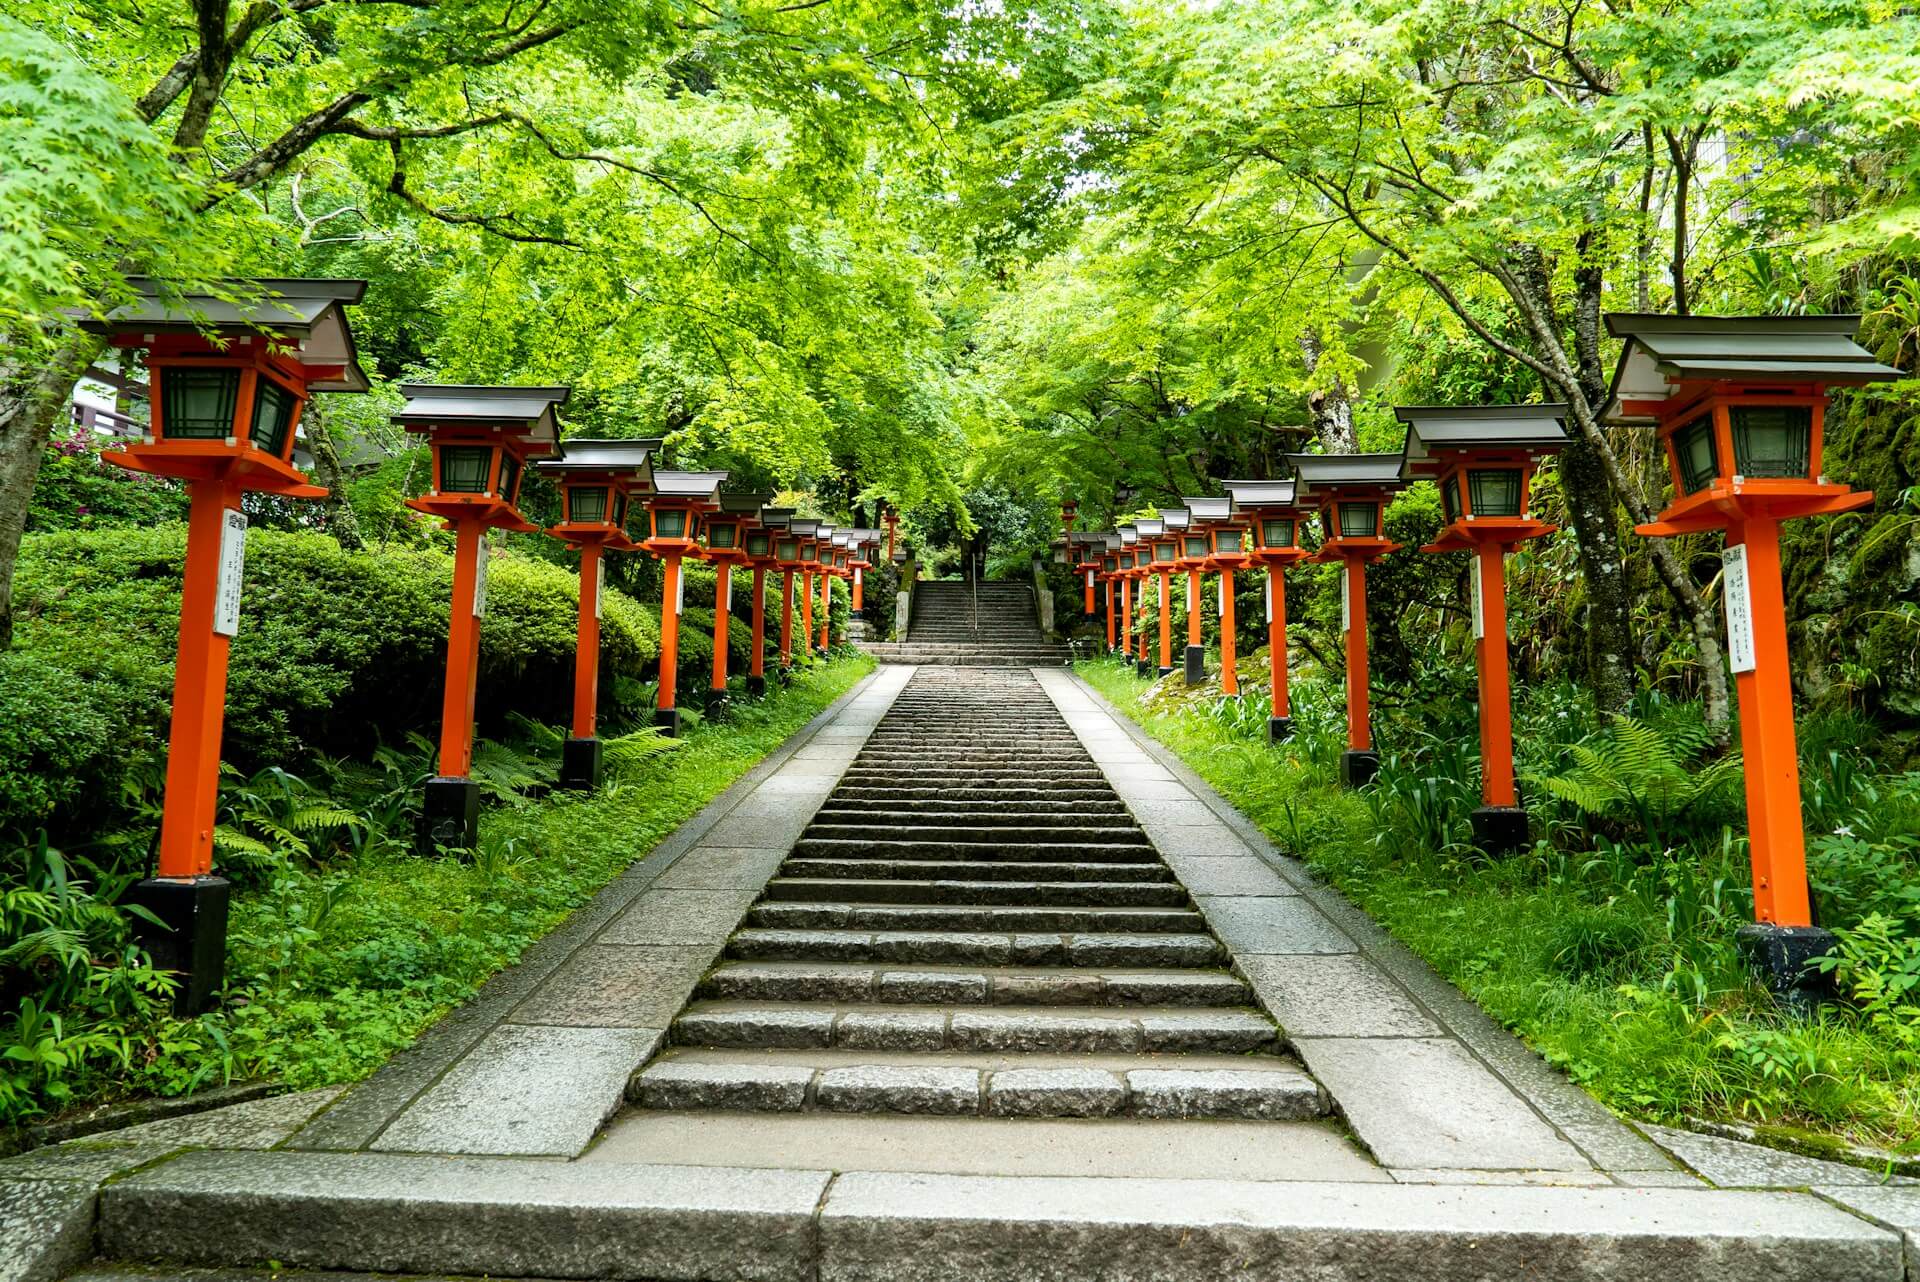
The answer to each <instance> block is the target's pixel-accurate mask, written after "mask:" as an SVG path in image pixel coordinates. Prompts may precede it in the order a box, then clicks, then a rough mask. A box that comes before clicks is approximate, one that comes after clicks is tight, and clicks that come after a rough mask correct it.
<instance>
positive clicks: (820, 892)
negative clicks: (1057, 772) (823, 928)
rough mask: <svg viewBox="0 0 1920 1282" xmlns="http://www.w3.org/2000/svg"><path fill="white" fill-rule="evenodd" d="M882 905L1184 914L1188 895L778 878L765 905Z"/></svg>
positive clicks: (1146, 889)
mask: <svg viewBox="0 0 1920 1282" xmlns="http://www.w3.org/2000/svg"><path fill="white" fill-rule="evenodd" d="M769 901H784V902H795V903H819V902H823V901H836V902H846V903H883V904H1032V905H1045V906H1049V907H1052V906H1056V905H1062V904H1106V905H1109V906H1112V907H1121V906H1127V907H1134V908H1181V907H1185V906H1186V904H1187V902H1188V900H1187V892H1186V890H1185V889H1184V888H1183V887H1181V886H1180V885H1179V883H1177V882H1174V881H1165V882H1130V881H959V880H954V881H913V880H900V881H889V880H884V879H880V878H868V879H854V878H828V877H788V876H785V875H782V876H778V877H775V878H774V879H773V880H772V881H770V882H768V883H767V888H766V891H765V893H764V895H763V897H762V902H769Z"/></svg>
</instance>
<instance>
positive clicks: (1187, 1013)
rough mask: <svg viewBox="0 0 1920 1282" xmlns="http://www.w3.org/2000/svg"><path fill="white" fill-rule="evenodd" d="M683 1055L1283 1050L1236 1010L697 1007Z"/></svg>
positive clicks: (685, 1024)
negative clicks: (688, 1050) (712, 1051)
mask: <svg viewBox="0 0 1920 1282" xmlns="http://www.w3.org/2000/svg"><path fill="white" fill-rule="evenodd" d="M670 1036H671V1038H672V1040H673V1043H674V1045H676V1046H701V1047H710V1048H719V1049H735V1050H754V1049H770V1048H779V1049H784V1050H792V1049H796V1048H808V1049H826V1048H829V1047H831V1048H835V1049H840V1050H866V1051H913V1052H919V1051H999V1052H1014V1053H1023V1054H1024V1053H1029V1052H1044V1053H1050V1054H1077V1053H1082V1052H1100V1053H1105V1054H1159V1053H1177V1052H1186V1051H1197V1052H1202V1053H1205V1054H1209V1055H1243V1054H1247V1053H1249V1052H1253V1051H1273V1050H1275V1049H1277V1048H1278V1046H1279V1044H1280V1036H1279V1032H1278V1030H1277V1029H1276V1028H1275V1027H1274V1025H1273V1021H1272V1020H1270V1019H1268V1018H1267V1017H1266V1016H1265V1015H1263V1014H1261V1013H1260V1012H1258V1011H1256V1010H1250V1009H1235V1008H1231V1007H1214V1006H1187V1007H1161V1006H1140V1007H1134V1008H1126V1007H1109V1006H1098V1007H1096V1006H1084V1007H1076V1008H1074V1009H1073V1010H1070V1011H1063V1010H1061V1009H1060V1008H1058V1007H1055V1006H965V1005H953V1004H948V1003H944V1002H943V1003H941V1004H938V1005H917V1004H908V1003H900V1004H895V1005H881V1004H862V1005H854V1004H842V1003H839V1002H737V1001H695V1002H693V1003H691V1004H689V1005H688V1006H687V1008H686V1009H685V1010H684V1011H682V1012H681V1013H680V1015H679V1017H678V1018H677V1019H675V1020H674V1021H673V1027H672V1029H671V1030H670Z"/></svg>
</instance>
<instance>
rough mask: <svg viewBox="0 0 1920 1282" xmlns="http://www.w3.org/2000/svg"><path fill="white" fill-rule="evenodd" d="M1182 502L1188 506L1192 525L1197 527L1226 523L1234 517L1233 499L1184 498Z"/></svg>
mask: <svg viewBox="0 0 1920 1282" xmlns="http://www.w3.org/2000/svg"><path fill="white" fill-rule="evenodd" d="M1180 501H1181V502H1182V503H1185V504H1186V505H1187V512H1188V513H1189V516H1190V519H1191V520H1192V523H1193V524H1195V525H1203V524H1208V523H1211V522H1214V521H1225V520H1229V519H1230V518H1231V517H1232V516H1233V500H1232V499H1231V498H1193V497H1188V496H1183V497H1182V498H1181V500H1180Z"/></svg>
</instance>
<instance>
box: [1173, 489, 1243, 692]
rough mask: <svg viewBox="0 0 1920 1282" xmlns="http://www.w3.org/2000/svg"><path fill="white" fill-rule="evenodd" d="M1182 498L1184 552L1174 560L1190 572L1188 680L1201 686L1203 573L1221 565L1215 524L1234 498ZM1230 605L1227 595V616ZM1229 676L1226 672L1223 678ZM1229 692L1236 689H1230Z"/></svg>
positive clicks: (1203, 660) (1204, 658)
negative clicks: (1215, 558)
mask: <svg viewBox="0 0 1920 1282" xmlns="http://www.w3.org/2000/svg"><path fill="white" fill-rule="evenodd" d="M1180 501H1181V502H1182V503H1185V504H1186V505H1187V508H1186V511H1187V528H1186V530H1185V531H1183V532H1182V533H1181V535H1180V556H1179V559H1178V560H1177V561H1175V563H1174V564H1175V565H1177V566H1178V567H1179V568H1180V569H1182V570H1185V571H1186V572H1187V652H1186V681H1187V684H1188V685H1190V686H1197V685H1199V684H1200V683H1201V682H1202V681H1205V680H1206V679H1207V647H1206V635H1205V630H1204V623H1205V620H1204V618H1203V617H1202V616H1203V611H1202V610H1201V606H1200V588H1201V576H1203V575H1204V574H1206V572H1207V571H1209V570H1212V569H1215V568H1217V567H1216V566H1215V565H1214V563H1213V526H1214V524H1215V523H1217V522H1219V521H1224V520H1226V519H1227V517H1228V515H1229V514H1230V513H1231V511H1232V508H1233V503H1232V500H1230V499H1216V498H1207V497H1202V498H1183V499H1181V500H1180ZM1223 582H1224V580H1223ZM1226 609H1227V607H1226V605H1225V598H1224V597H1223V598H1222V610H1223V614H1222V619H1223V620H1224V618H1225V614H1224V611H1225V610H1226ZM1224 633H1225V628H1224V626H1223V627H1222V642H1223V644H1225V643H1226V642H1225V636H1224ZM1226 679H1227V678H1225V677H1224V676H1223V678H1222V680H1223V681H1224V680H1226ZM1228 693H1229V694H1231V693H1233V692H1232V691H1231V690H1229V691H1228Z"/></svg>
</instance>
